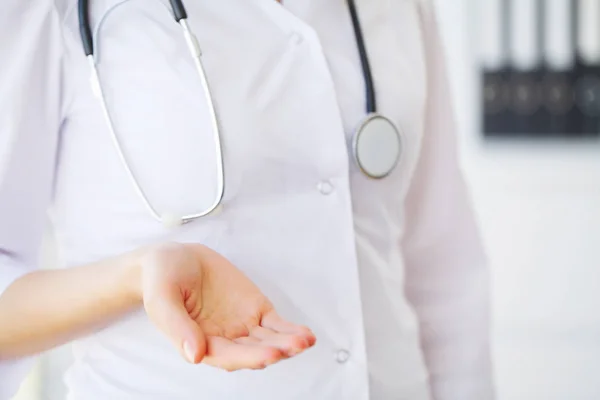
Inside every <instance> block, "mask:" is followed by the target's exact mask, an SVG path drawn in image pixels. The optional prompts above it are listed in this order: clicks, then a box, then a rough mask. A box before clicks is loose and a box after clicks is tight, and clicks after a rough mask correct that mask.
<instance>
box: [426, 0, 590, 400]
mask: <svg viewBox="0 0 600 400" xmlns="http://www.w3.org/2000/svg"><path fill="white" fill-rule="evenodd" d="M481 1H482V0H452V1H449V0H437V3H438V9H439V16H440V22H441V23H442V25H443V32H444V39H445V40H446V45H447V51H448V57H449V59H450V73H451V76H452V79H453V86H454V94H455V97H456V109H457V115H458V120H459V123H460V126H461V132H462V134H463V137H462V139H463V141H462V143H463V161H464V166H465V171H466V173H467V175H468V179H469V182H470V184H471V188H472V192H473V195H474V197H475V203H476V207H477V211H478V213H479V217H480V223H481V226H482V230H483V234H484V239H485V241H486V245H487V248H488V252H489V254H490V258H491V262H492V265H491V268H492V272H493V278H494V312H495V316H494V356H495V360H496V375H497V382H498V389H499V400H597V399H600V376H599V375H598V374H599V371H600V311H599V310H598V308H599V307H600V290H599V289H600V146H599V145H598V144H589V143H588V144H584V145H574V144H570V145H568V144H567V143H554V144H545V145H541V144H537V145H536V144H535V143H520V144H516V143H513V144H510V143H504V144H502V145H501V144H500V143H495V144H492V143H483V141H482V140H481V136H480V129H479V126H478V124H479V120H478V115H479V104H478V101H477V100H478V99H477V91H478V85H479V82H478V76H477V72H478V71H477V65H476V56H477V54H476V52H477V45H478V43H477V42H476V40H475V39H476V38H477V37H478V35H477V33H476V32H477V25H476V21H477V15H476V7H477V5H478V4H481V3H480V2H481ZM484 1H485V0H484Z"/></svg>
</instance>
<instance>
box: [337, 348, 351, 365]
mask: <svg viewBox="0 0 600 400" xmlns="http://www.w3.org/2000/svg"><path fill="white" fill-rule="evenodd" d="M349 359H350V352H348V350H344V349H342V350H338V351H337V353H335V360H336V361H337V362H338V363H340V364H345V363H346V362H347V361H348V360H349Z"/></svg>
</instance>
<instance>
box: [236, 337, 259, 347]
mask: <svg viewBox="0 0 600 400" xmlns="http://www.w3.org/2000/svg"><path fill="white" fill-rule="evenodd" d="M233 341H234V342H235V343H237V344H246V345H251V346H263V345H264V344H263V342H262V341H261V340H260V339H257V338H255V337H252V336H243V337H240V338H237V339H233Z"/></svg>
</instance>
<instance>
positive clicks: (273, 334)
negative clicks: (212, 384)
mask: <svg viewBox="0 0 600 400" xmlns="http://www.w3.org/2000/svg"><path fill="white" fill-rule="evenodd" d="M141 260H142V261H141V293H140V295H141V296H142V299H143V303H144V307H145V309H146V312H147V314H148V316H149V318H150V319H151V320H152V322H153V323H154V324H155V325H156V326H157V327H158V328H159V329H160V330H161V331H162V332H163V333H165V334H166V335H167V336H168V337H169V338H170V339H171V341H172V342H173V344H174V345H175V346H176V347H177V348H178V349H179V351H180V352H181V353H182V355H183V356H184V357H185V358H186V359H187V360H188V361H189V362H191V363H194V364H196V363H200V362H202V363H204V364H208V365H212V366H214V367H218V368H222V369H225V370H227V371H234V370H239V369H261V368H265V367H266V366H268V365H271V364H273V363H276V362H278V361H280V360H282V359H285V358H288V357H292V356H294V355H296V354H299V353H301V352H302V351H304V350H305V349H307V348H309V347H311V346H313V345H314V343H315V340H316V339H315V336H314V335H313V334H312V332H311V331H310V329H308V328H306V327H303V326H299V325H296V324H293V323H291V322H288V321H286V320H284V319H282V318H281V317H280V316H279V315H278V314H277V312H276V311H275V309H274V308H273V305H272V304H271V303H270V302H269V300H268V299H267V298H266V297H265V296H264V295H263V294H262V293H261V292H260V290H259V289H258V288H257V287H256V286H255V285H254V284H253V283H252V282H251V281H250V280H249V279H248V278H247V277H246V276H245V275H244V274H243V273H242V272H241V271H240V270H238V269H237V268H236V267H235V266H233V265H232V264H231V263H230V262H229V261H228V260H226V259H225V258H224V257H223V256H221V255H219V254H218V253H216V252H215V251H212V250H210V249H208V248H206V247H205V246H201V245H195V244H167V245H160V246H158V247H155V248H152V249H149V250H146V251H144V254H143V256H142V258H141Z"/></svg>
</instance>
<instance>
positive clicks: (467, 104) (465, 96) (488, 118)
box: [15, 0, 600, 400]
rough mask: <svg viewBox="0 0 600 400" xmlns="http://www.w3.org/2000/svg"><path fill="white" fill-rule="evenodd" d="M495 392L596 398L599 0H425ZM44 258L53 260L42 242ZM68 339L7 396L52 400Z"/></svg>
mask: <svg viewBox="0 0 600 400" xmlns="http://www.w3.org/2000/svg"><path fill="white" fill-rule="evenodd" d="M436 3H437V7H438V15H439V18H440V23H441V26H442V33H443V37H444V40H445V44H446V50H447V57H448V61H449V65H448V67H449V73H450V75H451V79H452V85H453V92H454V97H455V105H456V115H457V118H458V123H459V126H460V132H461V152H462V153H461V154H462V162H463V167H464V171H465V173H466V176H467V180H468V182H469V185H470V187H471V191H472V194H473V197H474V202H475V206H476V209H477V213H478V217H479V221H480V225H481V230H482V233H483V236H484V240H485V244H486V246H487V249H488V253H489V256H490V260H491V269H492V276H493V307H494V310H493V312H494V321H493V353H494V354H493V356H494V362H495V367H494V368H495V374H496V383H497V387H498V400H598V399H600V311H599V310H598V309H599V308H600V142H599V140H598V138H599V134H600V123H599V121H600V0H512V1H510V0H452V1H450V0H437V1H436ZM46 250H47V251H46V252H45V256H44V258H45V260H44V263H45V264H46V265H52V264H53V263H54V262H55V256H54V252H53V248H52V237H51V236H49V238H48V242H47V244H46ZM68 363H69V352H68V348H66V347H65V348H61V349H57V350H55V351H53V352H51V353H49V354H47V355H45V356H44V357H43V358H42V359H41V360H40V362H39V363H38V366H37V367H36V369H35V370H34V371H33V372H32V374H31V376H30V378H29V380H28V381H27V382H26V383H25V384H24V385H23V388H22V391H21V393H20V394H19V395H18V396H17V398H16V399H15V400H62V399H63V398H64V397H63V396H64V389H63V384H62V380H61V375H62V372H63V371H64V369H65V367H66V366H67V365H68Z"/></svg>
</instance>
